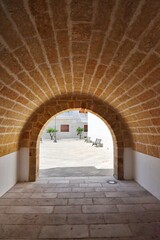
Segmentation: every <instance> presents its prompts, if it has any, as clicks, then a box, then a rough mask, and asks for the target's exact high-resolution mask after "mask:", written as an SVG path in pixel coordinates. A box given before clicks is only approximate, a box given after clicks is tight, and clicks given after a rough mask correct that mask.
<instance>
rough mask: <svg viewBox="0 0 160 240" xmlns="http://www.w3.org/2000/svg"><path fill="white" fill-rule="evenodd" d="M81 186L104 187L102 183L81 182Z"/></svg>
mask: <svg viewBox="0 0 160 240" xmlns="http://www.w3.org/2000/svg"><path fill="white" fill-rule="evenodd" d="M80 187H82V188H94V187H102V185H101V184H100V183H80Z"/></svg>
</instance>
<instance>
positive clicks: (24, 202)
mask: <svg viewBox="0 0 160 240" xmlns="http://www.w3.org/2000/svg"><path fill="white" fill-rule="evenodd" d="M67 203H68V200H67V199H60V198H59V199H57V198H55V199H52V198H28V199H12V198H9V199H3V198H1V199H0V205H3V206H9V205H13V206H34V205H36V206H37V205H38V206H53V205H59V206H60V205H67Z"/></svg>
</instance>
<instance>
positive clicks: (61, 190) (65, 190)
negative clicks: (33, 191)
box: [43, 188, 71, 193]
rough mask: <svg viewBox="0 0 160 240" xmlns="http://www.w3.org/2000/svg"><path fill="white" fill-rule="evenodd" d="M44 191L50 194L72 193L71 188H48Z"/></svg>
mask: <svg viewBox="0 0 160 240" xmlns="http://www.w3.org/2000/svg"><path fill="white" fill-rule="evenodd" d="M43 191H44V192H50V193H58V192H71V188H46V189H44V190H43Z"/></svg>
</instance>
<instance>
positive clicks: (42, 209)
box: [6, 206, 54, 213]
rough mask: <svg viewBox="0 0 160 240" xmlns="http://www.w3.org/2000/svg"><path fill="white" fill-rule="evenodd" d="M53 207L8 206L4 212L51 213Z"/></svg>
mask: <svg viewBox="0 0 160 240" xmlns="http://www.w3.org/2000/svg"><path fill="white" fill-rule="evenodd" d="M53 209H54V207H51V206H32V207H30V206H16V207H15V206H9V207H6V213H52V212H53Z"/></svg>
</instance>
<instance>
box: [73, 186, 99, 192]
mask: <svg viewBox="0 0 160 240" xmlns="http://www.w3.org/2000/svg"><path fill="white" fill-rule="evenodd" d="M93 191H95V189H94V188H82V187H81V188H72V192H84V193H85V192H93Z"/></svg>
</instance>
